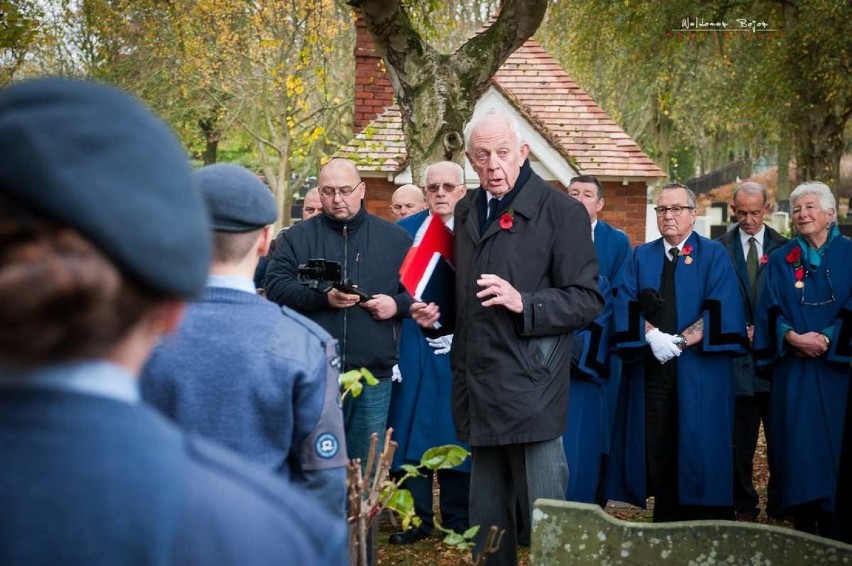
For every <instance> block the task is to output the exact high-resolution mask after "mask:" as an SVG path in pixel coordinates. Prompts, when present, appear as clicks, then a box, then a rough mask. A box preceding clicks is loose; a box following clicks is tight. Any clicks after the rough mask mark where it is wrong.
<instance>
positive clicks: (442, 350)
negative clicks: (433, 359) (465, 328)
mask: <svg viewBox="0 0 852 566" xmlns="http://www.w3.org/2000/svg"><path fill="white" fill-rule="evenodd" d="M426 341H427V342H428V343H429V345H430V346H432V347H433V348H435V355H436V356H439V355H441V354H449V353H450V349H451V348H452V347H453V335H452V334H447V335H446V336H439V337H438V338H427V339H426Z"/></svg>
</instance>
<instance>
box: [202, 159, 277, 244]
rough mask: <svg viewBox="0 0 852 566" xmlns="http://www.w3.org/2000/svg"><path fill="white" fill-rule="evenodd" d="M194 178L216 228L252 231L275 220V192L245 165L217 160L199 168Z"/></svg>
mask: <svg viewBox="0 0 852 566" xmlns="http://www.w3.org/2000/svg"><path fill="white" fill-rule="evenodd" d="M195 178H196V180H197V181H198V186H199V188H200V189H201V194H202V195H204V201H205V202H206V203H207V211H208V212H209V213H210V223H211V224H212V225H213V229H214V230H219V231H221V232H250V231H251V230H257V229H258V228H263V227H264V226H266V225H268V224H272V223H273V222H275V218H276V217H277V214H276V213H275V199H274V198H273V197H272V193H270V192H269V189H268V188H266V185H264V184H263V183H262V182H261V181H260V179H258V178H257V175H255V174H254V173H252V172H251V171H249V170H248V169H246V168H245V167H241V166H239V165H233V164H231V163H217V164H215V165H208V166H207V167H202V168H201V169H199V170H198V171H197V172H196V174H195Z"/></svg>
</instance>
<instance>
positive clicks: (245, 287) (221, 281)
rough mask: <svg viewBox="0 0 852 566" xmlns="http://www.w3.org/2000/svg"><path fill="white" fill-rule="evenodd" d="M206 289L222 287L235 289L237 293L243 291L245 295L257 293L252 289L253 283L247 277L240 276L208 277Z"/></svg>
mask: <svg viewBox="0 0 852 566" xmlns="http://www.w3.org/2000/svg"><path fill="white" fill-rule="evenodd" d="M207 286H208V287H224V288H225V289H235V290H237V291H245V292H246V293H252V294H255V293H257V289H255V287H254V282H253V281H252V280H251V279H249V278H248V277H243V276H241V275H208V276H207Z"/></svg>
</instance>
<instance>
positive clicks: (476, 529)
mask: <svg viewBox="0 0 852 566" xmlns="http://www.w3.org/2000/svg"><path fill="white" fill-rule="evenodd" d="M478 532H479V525H474V526H473V527H471V528H469V529H468V530H466V531H465V532H464V533H463V534H462V536H463V537H464V538H465V539H467V540H470V539H472V538H473V537H475V536H476V533H478Z"/></svg>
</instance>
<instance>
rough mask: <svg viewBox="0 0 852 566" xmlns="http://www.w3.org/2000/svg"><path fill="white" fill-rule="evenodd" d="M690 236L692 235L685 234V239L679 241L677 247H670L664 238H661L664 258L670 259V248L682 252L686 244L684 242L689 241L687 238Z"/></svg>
mask: <svg viewBox="0 0 852 566" xmlns="http://www.w3.org/2000/svg"><path fill="white" fill-rule="evenodd" d="M691 235H692V232H690V233H689V234H687V235H686V237H685V238H684V239H683V240H681V241H680V243H679V244H678V245H676V246H673V245H671V244H670V243H668V242H667V241H666V239H665V238H663V246H664V248H665V253H666V257H667V258H669V259H671V254H670V253H669V250H670V249H672V248H677V251H679V252H682V251H683V246H684V245H685V244H686V241H687V240H688V239H689V237H690V236H691Z"/></svg>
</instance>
